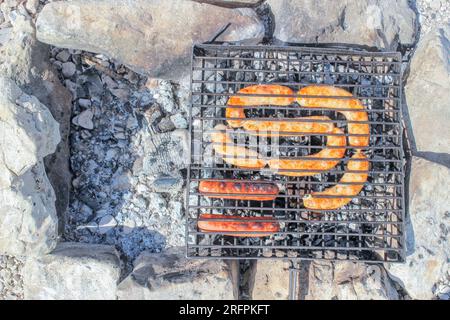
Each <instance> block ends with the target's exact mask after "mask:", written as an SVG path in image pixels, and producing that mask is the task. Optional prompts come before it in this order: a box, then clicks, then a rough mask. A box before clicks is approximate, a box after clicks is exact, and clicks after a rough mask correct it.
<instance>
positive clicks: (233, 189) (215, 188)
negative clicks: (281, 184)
mask: <svg viewBox="0 0 450 320" xmlns="http://www.w3.org/2000/svg"><path fill="white" fill-rule="evenodd" d="M198 189H199V191H200V192H201V193H202V194H203V195H205V196H207V197H210V198H220V199H238V200H256V201H269V200H274V199H275V198H276V197H277V195H278V192H279V189H278V186H277V185H276V184H274V183H261V182H256V181H255V182H242V181H239V180H235V181H216V180H202V181H200V183H199V187H198Z"/></svg>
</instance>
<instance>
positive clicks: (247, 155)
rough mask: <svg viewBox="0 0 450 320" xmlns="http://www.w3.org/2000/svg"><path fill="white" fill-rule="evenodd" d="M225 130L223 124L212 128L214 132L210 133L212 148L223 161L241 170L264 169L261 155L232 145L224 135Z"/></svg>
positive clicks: (230, 140)
mask: <svg viewBox="0 0 450 320" xmlns="http://www.w3.org/2000/svg"><path fill="white" fill-rule="evenodd" d="M226 129H227V128H226V127H225V126H224V125H223V124H218V125H217V126H215V127H214V130H215V131H216V132H211V140H212V143H213V148H214V150H215V151H216V152H217V153H218V154H220V155H222V156H223V160H224V161H225V162H227V163H229V164H232V165H234V166H237V167H241V168H249V169H259V168H264V166H265V165H266V161H265V160H263V159H261V158H262V157H261V155H260V154H259V153H258V152H256V151H254V150H251V149H247V148H245V147H241V146H236V145H232V144H233V140H232V139H231V137H230V136H229V135H228V134H227V133H226ZM217 131H219V132H217Z"/></svg>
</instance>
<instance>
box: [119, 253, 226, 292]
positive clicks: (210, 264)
mask: <svg viewBox="0 0 450 320" xmlns="http://www.w3.org/2000/svg"><path fill="white" fill-rule="evenodd" d="M184 250H185V249H184V248H177V247H175V248H172V249H170V250H167V251H166V252H165V253H149V252H143V253H142V254H141V255H140V256H139V257H138V258H137V259H136V260H135V262H134V266H135V267H134V270H133V272H132V273H131V274H130V275H129V276H128V277H127V278H125V280H123V281H122V282H121V283H120V284H119V288H118V292H117V295H118V298H119V299H122V300H129V299H130V300H144V299H145V300H178V299H186V300H205V299H207V300H230V299H234V298H235V290H234V288H233V275H232V272H231V271H232V270H233V268H231V267H230V266H229V265H227V264H225V263H224V262H223V261H221V260H198V259H186V257H185V253H184Z"/></svg>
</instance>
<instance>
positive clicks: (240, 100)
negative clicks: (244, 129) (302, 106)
mask: <svg viewBox="0 0 450 320" xmlns="http://www.w3.org/2000/svg"><path fill="white" fill-rule="evenodd" d="M238 93H247V94H271V95H272V94H273V95H291V96H292V95H294V92H293V91H292V89H291V88H289V87H285V86H280V85H270V84H260V85H254V86H249V87H245V88H243V89H241V90H239V91H238ZM294 101H295V98H294V97H264V96H259V97H258V96H231V97H230V99H228V103H227V105H228V106H257V105H263V106H264V105H277V106H288V105H290V104H291V103H293V102H294ZM244 110H245V108H230V107H228V108H226V111H225V116H226V117H227V118H242V119H243V120H227V122H228V124H229V125H230V126H231V127H233V128H239V127H241V126H242V125H243V121H244V119H245V118H246V117H245V113H244Z"/></svg>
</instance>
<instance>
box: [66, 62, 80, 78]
mask: <svg viewBox="0 0 450 320" xmlns="http://www.w3.org/2000/svg"><path fill="white" fill-rule="evenodd" d="M76 71H77V68H76V66H75V64H74V63H73V62H64V63H63V64H62V74H63V76H64V77H66V78H70V77H72V76H73V75H74V74H75V72H76Z"/></svg>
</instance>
